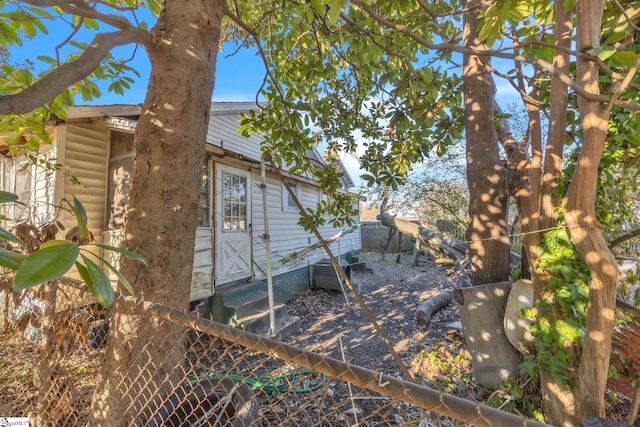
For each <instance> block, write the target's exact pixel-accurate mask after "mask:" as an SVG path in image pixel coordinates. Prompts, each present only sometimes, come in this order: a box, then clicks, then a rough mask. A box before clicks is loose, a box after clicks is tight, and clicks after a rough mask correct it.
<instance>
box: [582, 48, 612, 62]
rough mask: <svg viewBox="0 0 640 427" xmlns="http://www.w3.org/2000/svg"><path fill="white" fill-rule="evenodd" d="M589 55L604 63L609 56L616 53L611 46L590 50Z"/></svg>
mask: <svg viewBox="0 0 640 427" xmlns="http://www.w3.org/2000/svg"><path fill="white" fill-rule="evenodd" d="M589 53H591V54H592V55H595V56H597V57H598V58H600V59H602V60H603V61H604V60H606V59H607V58H609V57H610V56H611V55H613V54H614V53H616V48H615V47H613V46H598V47H596V48H593V49H591V51H590V52H589Z"/></svg>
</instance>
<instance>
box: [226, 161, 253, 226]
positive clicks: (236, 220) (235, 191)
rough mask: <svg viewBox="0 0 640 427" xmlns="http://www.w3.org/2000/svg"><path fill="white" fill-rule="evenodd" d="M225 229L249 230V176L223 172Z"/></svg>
mask: <svg viewBox="0 0 640 427" xmlns="http://www.w3.org/2000/svg"><path fill="white" fill-rule="evenodd" d="M222 185H223V188H222V205H223V206H222V212H223V214H222V215H223V221H222V224H223V230H224V231H236V230H247V177H246V176H242V175H236V174H234V173H231V172H223V173H222Z"/></svg>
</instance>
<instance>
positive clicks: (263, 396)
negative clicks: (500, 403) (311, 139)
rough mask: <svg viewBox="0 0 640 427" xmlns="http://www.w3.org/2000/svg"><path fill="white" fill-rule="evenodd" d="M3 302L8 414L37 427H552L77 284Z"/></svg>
mask: <svg viewBox="0 0 640 427" xmlns="http://www.w3.org/2000/svg"><path fill="white" fill-rule="evenodd" d="M0 294H1V295H2V296H1V297H0V308H1V309H2V316H1V317H0V322H1V323H0V328H1V329H2V345H1V346H0V352H1V353H0V358H1V359H0V360H1V362H0V416H11V417H29V418H30V420H31V425H32V426H34V425H35V426H40V425H42V426H44V425H53V426H81V425H90V426H107V427H108V426H123V425H137V426H148V427H151V426H250V425H251V426H254V425H255V426H271V425H283V426H342V425H344V426H356V425H359V426H380V425H388V426H407V425H414V426H425V427H427V426H447V425H451V426H453V425H460V423H458V421H459V422H462V423H466V424H471V425H478V426H494V427H497V426H517V425H521V426H541V425H543V424H541V423H538V422H535V421H532V420H526V419H523V418H522V417H519V416H517V415H514V414H510V413H506V412H502V411H499V410H497V409H493V408H490V407H487V406H482V405H479V404H476V403H474V402H472V401H469V400H465V399H462V398H459V397H456V396H452V395H447V394H443V393H440V392H438V391H436V390H433V389H431V388H428V387H425V386H422V385H420V384H416V383H412V382H408V381H405V380H403V379H400V378H396V377H393V376H388V375H384V374H382V373H378V372H373V371H371V370H368V369H364V368H361V367H359V366H354V365H350V364H348V363H345V362H343V361H340V360H336V359H332V358H329V357H326V356H322V355H320V354H317V353H313V352H310V351H306V350H304V349H300V348H296V347H294V346H291V345H289V344H286V343H285V342H280V341H277V340H274V339H269V338H267V337H265V336H260V335H256V334H252V333H249V332H246V331H243V330H239V329H234V328H231V327H229V326H226V325H222V324H219V323H215V322H212V321H210V320H207V319H203V318H199V317H197V316H195V315H192V314H188V313H183V312H179V311H175V310H172V309H169V308H167V307H164V306H161V305H157V304H152V303H149V302H142V301H135V300H133V299H126V298H123V297H121V298H119V299H118V301H117V304H116V307H115V308H114V309H111V310H105V309H103V308H102V307H101V306H99V305H98V304H97V303H96V302H95V301H93V300H92V298H91V295H90V294H89V293H88V292H86V290H84V288H82V287H80V286H78V285H75V284H61V283H56V284H49V285H46V286H41V287H39V288H36V289H35V290H28V291H22V292H21V293H14V292H12V291H10V289H9V288H8V286H7V285H5V287H4V291H2V292H0ZM455 420H458V421H455Z"/></svg>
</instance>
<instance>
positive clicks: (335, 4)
mask: <svg viewBox="0 0 640 427" xmlns="http://www.w3.org/2000/svg"><path fill="white" fill-rule="evenodd" d="M344 4H345V0H333V1H332V2H331V8H330V9H329V16H328V18H329V24H331V25H336V23H337V22H338V18H339V17H340V11H341V10H342V7H343V6H344Z"/></svg>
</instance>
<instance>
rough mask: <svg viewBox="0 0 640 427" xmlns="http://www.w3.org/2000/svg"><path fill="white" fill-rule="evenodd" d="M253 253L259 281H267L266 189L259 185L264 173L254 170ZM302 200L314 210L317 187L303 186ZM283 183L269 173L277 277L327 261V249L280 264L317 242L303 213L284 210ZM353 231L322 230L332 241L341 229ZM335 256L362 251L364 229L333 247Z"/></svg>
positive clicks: (271, 224)
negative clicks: (300, 221)
mask: <svg viewBox="0 0 640 427" xmlns="http://www.w3.org/2000/svg"><path fill="white" fill-rule="evenodd" d="M253 182H254V185H253V187H252V188H253V189H252V198H253V217H252V225H253V242H254V243H253V247H254V250H253V253H254V263H255V264H254V266H255V275H256V279H263V278H265V273H264V272H265V271H266V250H265V245H264V241H263V239H261V238H260V236H262V235H263V234H264V214H263V212H264V206H263V202H262V200H263V199H262V190H261V189H260V188H259V187H258V186H257V185H255V184H256V183H261V182H262V177H261V175H260V171H259V170H256V169H254V170H253ZM298 185H299V186H300V192H299V193H300V200H301V202H302V205H303V206H304V207H305V208H306V207H314V206H315V205H316V204H317V203H318V201H319V189H318V187H316V186H312V185H309V184H304V183H299V184H298ZM282 196H283V192H282V184H281V182H280V180H279V178H278V177H277V176H276V175H275V174H267V212H268V218H267V220H268V225H269V234H270V241H269V243H270V249H271V267H272V274H273V276H277V275H279V274H282V273H285V272H287V271H291V270H295V269H298V268H302V267H305V266H307V265H308V264H312V263H315V262H317V261H319V260H320V259H322V258H327V257H328V256H327V254H326V252H325V250H324V249H322V248H320V249H318V250H316V251H314V252H312V253H311V254H309V255H307V256H304V257H301V258H299V259H296V260H293V261H291V262H288V263H287V264H285V265H280V263H279V261H280V260H281V259H282V258H284V257H286V256H288V255H290V254H291V253H294V252H299V251H301V250H303V249H305V248H307V247H308V246H310V245H312V244H314V243H316V242H317V238H316V237H315V235H314V234H313V233H308V232H306V231H304V229H303V228H302V227H301V226H300V225H298V223H297V222H298V219H299V218H300V213H299V212H293V211H286V210H283V209H282ZM345 228H349V227H343V228H333V226H331V225H330V224H325V225H324V226H321V227H319V231H320V234H321V235H322V237H323V238H325V239H326V238H329V237H332V236H334V235H336V234H338V233H339V232H340V231H341V230H343V229H345ZM330 248H331V250H332V251H333V254H334V255H335V256H336V257H337V256H338V255H343V254H345V253H346V252H349V251H354V250H359V249H360V230H359V229H358V230H356V231H354V232H352V233H350V234H347V235H346V236H344V237H343V238H342V239H340V241H339V242H335V243H333V244H331V245H330Z"/></svg>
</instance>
